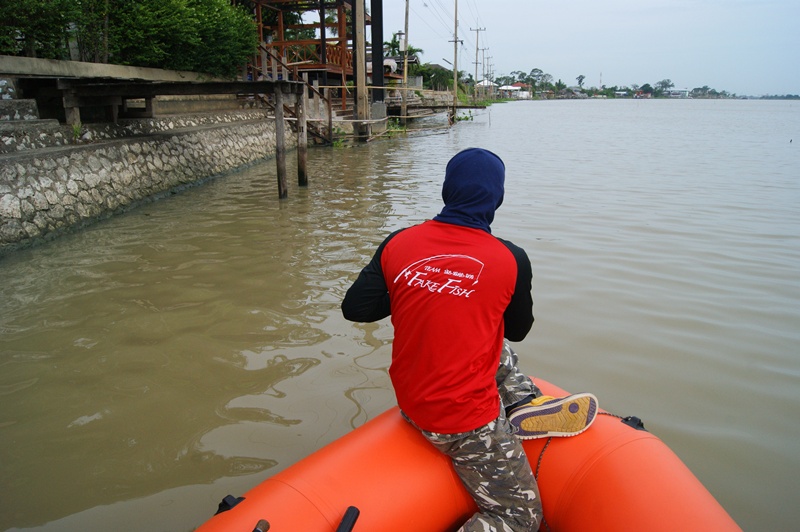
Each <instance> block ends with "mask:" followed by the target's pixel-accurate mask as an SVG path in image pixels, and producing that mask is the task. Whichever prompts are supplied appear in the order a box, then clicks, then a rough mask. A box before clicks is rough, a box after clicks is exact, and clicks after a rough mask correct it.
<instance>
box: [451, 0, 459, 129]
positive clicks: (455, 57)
mask: <svg viewBox="0 0 800 532" xmlns="http://www.w3.org/2000/svg"><path fill="white" fill-rule="evenodd" d="M455 5H456V10H455V16H454V17H453V18H454V19H455V23H454V29H453V119H452V123H455V121H456V109H457V108H458V0H455Z"/></svg>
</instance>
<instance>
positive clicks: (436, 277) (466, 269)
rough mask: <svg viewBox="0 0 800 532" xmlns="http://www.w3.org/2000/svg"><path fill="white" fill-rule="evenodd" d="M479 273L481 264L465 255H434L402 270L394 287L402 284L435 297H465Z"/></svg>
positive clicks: (476, 280) (479, 275)
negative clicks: (433, 294)
mask: <svg viewBox="0 0 800 532" xmlns="http://www.w3.org/2000/svg"><path fill="white" fill-rule="evenodd" d="M482 271H483V263H482V262H481V261H479V260H478V259H476V258H474V257H470V256H469V255H436V256H433V257H428V258H425V259H421V260H418V261H416V262H413V263H412V264H410V265H408V266H406V267H405V268H403V270H402V271H401V272H400V273H399V274H398V275H397V277H395V278H394V284H397V283H398V282H403V283H406V284H407V285H408V286H409V287H412V288H421V289H424V290H428V291H429V292H432V293H435V294H446V295H451V296H458V297H469V296H470V295H471V294H472V293H473V292H475V285H477V284H478V281H479V280H480V277H481V272H482Z"/></svg>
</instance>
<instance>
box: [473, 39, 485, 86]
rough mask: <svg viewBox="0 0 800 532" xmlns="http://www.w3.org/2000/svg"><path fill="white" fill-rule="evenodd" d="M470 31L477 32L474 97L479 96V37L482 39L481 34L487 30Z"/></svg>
mask: <svg viewBox="0 0 800 532" xmlns="http://www.w3.org/2000/svg"><path fill="white" fill-rule="evenodd" d="M470 31H474V32H475V86H474V87H473V91H472V96H473V97H477V96H478V50H479V48H478V37H480V32H482V31H486V28H475V29H473V28H470Z"/></svg>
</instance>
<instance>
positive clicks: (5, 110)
mask: <svg viewBox="0 0 800 532" xmlns="http://www.w3.org/2000/svg"><path fill="white" fill-rule="evenodd" d="M38 119H39V108H38V107H37V106H36V100H0V121H4V120H38Z"/></svg>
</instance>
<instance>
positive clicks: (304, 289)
mask: <svg viewBox="0 0 800 532" xmlns="http://www.w3.org/2000/svg"><path fill="white" fill-rule="evenodd" d="M795 139H796V140H797V141H798V142H793V140H795ZM471 146H481V147H485V148H488V149H491V150H493V151H495V152H496V153H498V154H499V155H500V156H501V157H502V158H503V159H504V160H505V162H506V166H507V178H506V199H505V203H504V204H503V206H502V207H501V208H500V210H499V211H498V213H497V216H496V218H495V223H494V225H493V230H494V233H495V234H496V235H498V236H502V237H505V238H507V239H510V240H512V241H513V242H515V243H516V244H518V245H521V246H522V247H524V248H526V250H527V251H528V254H529V255H530V257H531V260H532V263H533V267H534V275H535V278H534V287H533V290H534V299H535V303H536V323H535V325H534V328H533V331H532V332H531V334H530V335H529V336H528V338H527V339H526V340H525V341H523V342H521V343H519V344H516V346H515V347H516V349H517V351H518V352H519V353H520V357H521V365H522V369H523V370H525V371H526V372H528V373H529V374H532V375H535V376H540V377H542V378H544V379H546V380H549V381H551V382H554V383H556V384H558V385H560V386H561V387H563V388H565V389H567V390H571V391H575V392H577V391H591V392H594V393H595V394H596V395H597V397H598V398H599V400H600V405H601V406H602V407H603V408H605V409H607V410H610V411H612V412H614V413H617V414H620V415H636V416H638V417H640V418H642V419H643V420H644V422H645V425H646V427H647V428H648V429H649V430H650V431H651V432H653V433H654V434H656V435H657V436H659V437H660V438H661V439H663V440H664V441H665V442H666V443H667V444H668V445H669V446H670V447H671V448H672V449H673V450H674V451H675V452H676V453H677V454H678V456H680V457H681V458H682V459H683V460H684V462H686V464H687V465H688V466H689V468H690V469H692V471H693V472H694V473H695V474H696V475H697V476H698V477H699V478H700V480H701V481H702V482H703V483H704V484H705V485H706V486H707V487H708V489H709V490H710V491H711V492H712V494H713V495H714V496H715V497H716V498H717V499H718V500H719V501H720V502H721V503H722V505H723V506H724V507H725V508H726V509H727V510H728V512H729V513H730V514H731V515H732V516H733V518H734V519H735V520H736V521H737V522H738V523H739V524H740V526H742V527H743V528H744V529H745V530H791V529H796V527H797V523H798V522H800V505H798V504H797V487H798V485H800V424H799V423H798V419H800V104H798V102H762V101H694V100H680V101H660V100H659V101H644V100H621V101H615V100H608V101H597V100H591V101H563V102H562V101H551V102H529V101H528V102H516V103H510V104H499V105H494V106H492V107H491V108H489V109H487V110H485V111H473V120H471V121H465V122H460V123H458V125H456V126H455V127H453V128H452V129H449V130H447V129H445V130H441V131H439V132H438V133H428V134H420V133H417V134H413V135H409V136H408V137H404V138H399V139H393V140H382V141H375V142H371V143H369V144H366V145H360V146H357V147H352V148H336V149H330V148H320V149H312V150H311V151H310V153H309V176H310V177H309V180H310V186H309V187H308V188H307V189H299V188H298V187H296V186H292V187H290V191H289V199H288V200H284V201H279V200H278V199H277V191H276V185H275V182H276V178H275V162H274V161H267V162H265V163H263V164H259V165H257V166H253V167H250V168H248V169H246V170H243V171H240V172H236V173H232V174H229V175H227V176H224V177H221V178H218V179H216V180H213V181H210V182H208V183H206V184H204V185H202V186H198V187H195V188H191V189H187V190H184V191H183V192H181V193H180V194H177V195H173V196H171V197H169V198H166V199H163V200H160V201H157V202H153V203H149V204H146V205H143V206H141V207H139V208H137V209H135V210H132V211H130V212H128V213H126V214H124V215H120V216H117V217H115V218H113V219H109V220H106V221H103V222H100V223H97V224H95V225H92V226H90V227H88V228H85V229H83V230H81V231H79V232H76V233H74V234H69V235H66V236H63V237H61V238H59V239H57V240H55V241H52V242H49V243H45V244H42V245H39V246H37V247H35V248H31V249H28V250H23V251H18V252H16V253H14V254H12V255H9V256H7V257H5V258H2V259H0V279H2V283H0V368H1V369H0V396H1V397H0V492H1V493H2V497H0V530H41V531H54V532H55V531H58V532H65V531H85V530H142V531H149V532H152V531H161V530H163V531H184V530H185V531H189V530H192V529H193V528H194V527H196V526H197V525H199V524H200V523H202V522H203V521H205V520H206V519H207V518H209V517H210V516H211V515H212V514H213V512H214V511H215V510H216V506H217V503H218V502H219V500H220V499H221V498H222V497H223V496H225V495H226V494H228V493H232V494H236V495H241V494H242V493H244V492H245V491H246V490H247V489H249V488H250V487H252V486H254V485H255V484H257V483H258V482H259V481H261V480H262V479H264V478H266V477H268V476H270V475H272V474H274V473H276V472H277V471H280V470H281V469H283V468H285V467H287V466H289V465H291V464H292V463H294V462H295V461H297V460H299V459H300V458H302V457H304V456H305V455H307V454H309V453H310V452H312V451H314V450H316V449H318V448H319V447H321V446H323V445H325V444H326V443H328V442H330V441H332V440H334V439H335V438H337V437H339V436H341V435H342V434H344V433H346V432H348V431H349V430H351V429H352V428H354V427H357V426H359V425H361V424H363V423H364V422H365V421H367V420H369V419H371V418H373V417H375V416H376V415H378V414H379V413H381V412H383V411H384V410H385V409H387V408H389V407H390V406H392V405H393V404H394V396H393V393H392V391H391V385H390V382H389V379H388V374H387V367H388V364H389V356H390V350H391V338H392V329H391V325H390V324H389V322H388V320H384V321H382V322H380V323H377V324H366V325H365V324H351V323H348V322H346V321H345V320H344V319H343V318H342V317H341V314H340V311H339V303H340V301H341V299H342V297H343V295H344V293H345V291H346V289H347V287H348V286H349V284H350V283H351V282H352V280H353V279H354V278H355V276H356V274H357V272H358V270H359V269H360V268H361V267H362V266H363V264H365V263H366V261H368V260H369V258H370V256H371V255H372V253H373V251H374V248H375V247H376V246H377V245H378V244H379V243H380V242H381V240H382V239H383V237H384V236H385V235H386V234H388V233H389V232H390V231H392V230H395V229H398V228H400V227H403V226H406V225H409V224H413V223H417V222H421V221H423V220H425V219H427V218H430V217H432V216H433V215H435V214H436V213H437V212H438V210H439V208H440V205H441V200H440V186H441V182H442V178H443V176H444V168H445V164H446V162H447V160H448V159H449V158H450V157H451V156H452V155H453V154H455V153H456V152H457V151H458V150H460V149H463V148H467V147H471ZM293 158H294V157H293V156H290V157H289V163H290V172H291V171H293V167H292V161H293ZM290 175H293V174H290ZM291 181H292V179H290V182H291ZM620 511H623V512H624V511H625V508H624V507H620ZM683 525H685V523H681V524H676V526H677V528H681V527H682V526H683Z"/></svg>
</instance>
